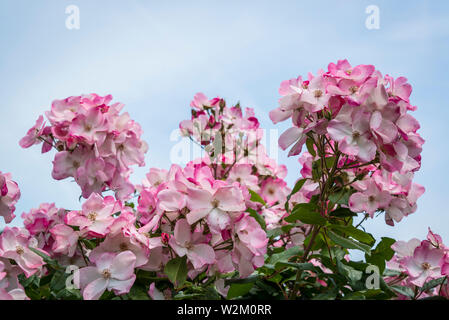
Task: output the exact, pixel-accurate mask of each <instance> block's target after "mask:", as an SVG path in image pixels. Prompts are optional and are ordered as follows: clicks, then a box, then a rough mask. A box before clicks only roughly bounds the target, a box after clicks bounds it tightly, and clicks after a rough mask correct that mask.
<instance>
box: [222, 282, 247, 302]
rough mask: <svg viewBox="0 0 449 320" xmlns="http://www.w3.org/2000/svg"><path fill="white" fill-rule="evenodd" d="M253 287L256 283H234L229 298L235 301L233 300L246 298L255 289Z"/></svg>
mask: <svg viewBox="0 0 449 320" xmlns="http://www.w3.org/2000/svg"><path fill="white" fill-rule="evenodd" d="M253 286H254V282H248V283H233V284H232V285H231V286H230V288H229V291H228V295H227V298H228V299H233V298H237V297H241V296H244V295H245V294H247V293H248V292H249V291H250V290H251V289H252V288H253Z"/></svg>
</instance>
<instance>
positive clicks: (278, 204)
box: [180, 93, 291, 229]
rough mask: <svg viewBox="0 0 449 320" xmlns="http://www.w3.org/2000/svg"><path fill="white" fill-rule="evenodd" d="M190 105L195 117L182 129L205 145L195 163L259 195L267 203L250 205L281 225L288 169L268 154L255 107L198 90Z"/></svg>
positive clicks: (273, 223)
mask: <svg viewBox="0 0 449 320" xmlns="http://www.w3.org/2000/svg"><path fill="white" fill-rule="evenodd" d="M190 106H191V108H192V117H191V119H190V120H184V121H182V122H181V123H180V129H181V132H182V134H183V135H184V136H187V137H190V138H191V139H192V140H193V141H196V142H198V144H200V145H201V146H203V147H204V150H205V155H204V157H203V158H202V159H201V160H196V162H195V163H198V161H199V162H201V163H204V164H205V165H207V166H209V167H210V168H211V169H212V172H213V176H214V178H215V179H221V180H226V181H228V182H229V183H235V182H237V183H238V184H240V185H242V186H244V187H247V188H248V189H250V190H252V191H254V192H255V193H257V194H259V195H260V196H261V197H262V199H263V200H264V202H265V204H264V205H262V204H260V203H256V202H252V204H249V205H250V206H251V208H252V209H253V210H255V211H256V212H257V213H258V214H261V215H262V216H263V218H264V219H265V222H266V224H267V229H273V228H275V227H278V226H280V225H281V223H282V221H281V220H282V217H283V216H284V215H285V207H284V204H285V201H286V199H287V195H288V194H289V193H290V191H291V189H290V188H288V187H287V183H286V182H285V180H284V178H285V177H286V176H287V168H286V167H285V165H279V164H277V162H276V161H275V160H274V159H272V158H270V157H269V156H268V154H267V152H266V149H265V147H264V145H263V138H264V135H263V133H264V131H263V130H262V129H261V128H260V126H259V121H258V119H257V118H256V117H255V115H254V110H253V109H251V108H246V109H245V113H243V112H242V108H241V106H240V104H237V105H235V106H232V107H228V106H227V105H226V102H225V100H224V99H222V98H220V97H216V98H213V99H208V98H207V97H206V96H205V95H204V94H203V93H197V94H196V95H195V97H194V99H193V101H192V102H191V104H190Z"/></svg>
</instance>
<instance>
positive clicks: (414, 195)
mask: <svg viewBox="0 0 449 320" xmlns="http://www.w3.org/2000/svg"><path fill="white" fill-rule="evenodd" d="M411 91H412V88H411V86H410V84H408V83H407V79H406V78H404V77H399V78H397V79H394V78H392V77H391V76H389V75H385V76H382V74H381V73H380V72H379V71H378V70H376V69H375V68H374V66H372V65H358V66H355V67H352V66H351V65H350V64H349V63H348V61H347V60H340V61H338V63H337V64H335V63H330V64H329V66H328V71H327V72H326V71H324V70H320V71H319V72H318V74H316V75H313V74H309V75H308V77H307V79H303V78H302V77H301V76H300V77H298V78H296V79H291V80H287V81H284V82H282V83H281V87H280V89H279V93H280V94H281V96H282V97H281V98H280V100H279V105H280V106H279V107H278V108H277V109H275V110H272V111H271V112H270V118H271V120H272V121H273V122H274V123H278V122H281V121H284V120H287V119H291V121H292V127H291V128H289V129H288V130H286V131H285V132H284V133H283V134H282V135H281V136H280V138H279V145H280V146H281V148H282V149H284V150H285V149H287V148H289V147H290V146H292V147H291V149H290V151H289V155H290V156H293V155H298V154H299V153H300V152H301V150H302V148H303V145H304V144H306V142H307V141H308V140H309V141H310V142H311V143H310V144H308V148H309V152H304V153H303V154H302V155H301V157H300V159H299V161H300V163H301V164H302V166H303V169H302V171H301V172H302V175H303V177H304V178H307V179H309V180H308V181H307V183H306V186H307V188H306V189H307V190H305V191H304V192H306V193H308V194H309V195H312V194H313V192H314V190H312V189H313V186H315V187H316V188H317V190H315V192H318V191H319V190H318V178H317V177H314V176H313V164H314V161H316V160H317V159H319V158H320V155H318V154H315V155H312V154H313V153H317V152H318V151H319V150H318V146H319V147H320V148H319V149H322V150H323V151H324V152H325V157H326V158H329V160H330V161H329V162H330V163H332V164H334V163H335V164H336V166H335V167H334V168H333V171H332V170H331V169H332V168H329V171H331V172H332V173H333V174H335V175H336V176H338V180H336V181H337V183H339V184H340V186H341V187H342V188H346V187H349V186H351V187H352V188H353V190H354V191H355V193H353V194H352V195H351V198H350V199H349V207H350V209H351V210H352V211H354V212H365V213H366V214H368V215H369V216H371V217H373V215H374V213H375V212H376V211H384V212H385V220H386V223H387V224H389V225H393V224H394V222H399V221H401V219H402V218H403V217H404V216H407V215H409V214H411V213H413V212H414V211H415V210H416V200H417V199H418V198H419V197H420V196H421V195H422V194H423V192H424V188H423V187H422V186H420V185H418V184H416V183H414V182H413V176H414V172H416V171H417V170H419V168H420V166H421V151H422V145H423V143H424V140H423V139H422V138H421V136H420V135H419V134H418V133H417V130H418V129H419V127H420V126H419V123H418V121H417V120H416V119H415V118H414V117H413V116H412V115H410V113H409V112H410V111H414V110H416V107H415V106H412V105H411V104H410V100H409V97H410V94H411ZM310 152H312V153H310Z"/></svg>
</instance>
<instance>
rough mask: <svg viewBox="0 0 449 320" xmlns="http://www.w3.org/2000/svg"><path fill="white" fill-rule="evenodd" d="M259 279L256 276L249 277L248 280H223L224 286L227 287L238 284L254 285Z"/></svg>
mask: <svg viewBox="0 0 449 320" xmlns="http://www.w3.org/2000/svg"><path fill="white" fill-rule="evenodd" d="M259 278H260V277H259V276H258V275H253V276H249V277H248V278H243V279H241V278H232V279H225V286H228V285H230V284H234V283H238V284H244V283H254V282H256V281H257V280H258V279H259Z"/></svg>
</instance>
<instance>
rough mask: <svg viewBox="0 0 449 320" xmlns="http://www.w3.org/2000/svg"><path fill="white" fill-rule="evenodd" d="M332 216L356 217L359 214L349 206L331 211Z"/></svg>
mask: <svg viewBox="0 0 449 320" xmlns="http://www.w3.org/2000/svg"><path fill="white" fill-rule="evenodd" d="M329 215H330V216H332V217H339V218H345V217H355V216H356V215H357V214H356V213H354V212H352V211H351V210H349V209H348V208H338V209H335V210H334V211H332V212H331V213H329Z"/></svg>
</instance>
